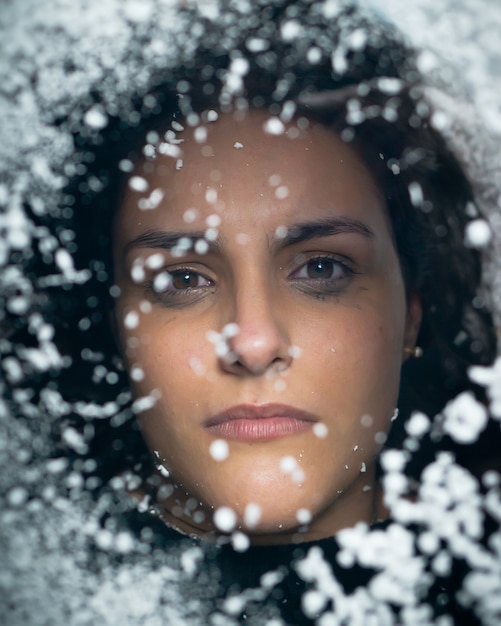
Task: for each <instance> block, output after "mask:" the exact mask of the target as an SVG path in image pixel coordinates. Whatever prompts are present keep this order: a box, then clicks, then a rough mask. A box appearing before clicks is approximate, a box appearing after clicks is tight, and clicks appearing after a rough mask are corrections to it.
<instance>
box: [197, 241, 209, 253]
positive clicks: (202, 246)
mask: <svg viewBox="0 0 501 626" xmlns="http://www.w3.org/2000/svg"><path fill="white" fill-rule="evenodd" d="M208 250H209V244H208V243H207V241H205V239H198V240H197V241H196V242H195V252H196V253H197V254H207V252H208Z"/></svg>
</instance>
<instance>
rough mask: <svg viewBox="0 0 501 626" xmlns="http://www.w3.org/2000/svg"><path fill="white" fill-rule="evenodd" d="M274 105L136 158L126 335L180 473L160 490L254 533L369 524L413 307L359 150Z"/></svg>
mask: <svg viewBox="0 0 501 626" xmlns="http://www.w3.org/2000/svg"><path fill="white" fill-rule="evenodd" d="M268 120H269V116H268V115H266V114H265V113H263V112H259V111H252V110H251V111H249V112H247V113H246V114H242V113H240V114H239V116H238V118H236V117H235V116H234V115H233V114H230V113H226V114H221V115H219V118H218V120H217V121H214V122H210V123H207V124H206V125H205V130H196V129H194V128H188V129H187V130H184V131H181V132H179V133H178V134H177V139H180V140H182V143H176V144H174V145H171V146H169V147H166V146H165V145H164V146H163V147H162V146H161V147H160V149H159V150H158V154H157V156H156V158H155V159H154V160H150V161H147V162H145V161H143V162H141V163H140V164H139V165H138V166H137V167H136V170H135V171H134V172H133V176H134V177H136V178H133V179H132V180H131V182H130V184H129V186H128V188H127V190H126V192H125V195H124V198H123V202H122V204H121V207H120V209H119V211H118V214H117V218H116V223H115V234H114V260H115V261H114V262H115V277H116V283H117V284H118V285H119V287H120V289H121V295H120V297H119V299H118V301H117V305H116V317H117V321H118V326H119V337H120V344H121V349H122V352H123V355H124V358H125V360H126V364H127V367H128V370H129V372H130V378H131V383H132V387H133V391H134V395H135V397H136V398H138V399H139V398H142V397H144V396H150V397H152V398H153V399H154V402H153V401H152V402H150V403H149V404H148V402H146V403H144V405H143V406H142V409H143V410H142V411H141V412H140V413H139V421H140V425H141V429H142V432H143V434H144V437H145V440H146V442H147V444H148V446H149V448H150V449H151V451H152V453H153V454H155V456H156V457H157V458H158V459H159V461H160V462H161V464H162V465H163V466H164V468H166V469H167V470H168V472H169V473H170V477H169V478H165V481H166V483H168V484H170V485H172V487H173V489H172V487H168V488H167V489H164V490H163V491H164V496H165V497H164V499H163V500H162V501H161V502H160V503H159V506H160V507H162V509H163V513H164V515H165V516H166V518H169V519H170V520H171V521H174V522H175V523H176V524H177V525H178V526H179V527H181V528H183V527H184V528H186V529H190V530H194V529H198V531H199V532H201V533H203V532H204V531H205V530H209V529H211V528H213V527H214V526H213V522H214V521H215V522H216V527H217V526H218V527H219V529H220V530H223V531H229V530H231V529H232V528H233V526H234V525H235V527H239V528H242V529H243V530H244V531H245V532H247V533H248V534H250V535H253V539H254V541H256V542H259V541H261V542H263V543H265V542H281V541H284V542H285V541H292V540H293V539H294V535H295V533H297V532H298V529H302V531H303V532H304V534H303V535H301V537H302V538H303V539H304V540H309V539H315V538H318V537H325V536H329V535H332V534H333V533H334V532H336V531H337V530H339V529H341V528H343V527H345V526H348V525H351V524H353V523H355V522H357V521H360V520H365V521H367V522H370V521H372V519H373V517H374V506H375V493H376V490H375V477H374V464H375V458H376V455H377V452H378V450H379V448H380V446H381V443H382V442H383V441H384V433H386V432H387V431H388V428H389V424H390V420H391V417H392V415H393V413H394V410H395V406H396V401H397V395H398V387H399V375H400V367H401V364H402V361H403V359H404V354H405V353H404V348H405V347H412V346H413V345H414V340H415V337H416V333H417V328H418V324H419V303H418V302H417V300H415V299H412V301H410V302H407V301H406V297H405V290H404V284H403V280H402V274H401V271H400V267H399V262H398V258H397V254H396V251H395V247H394V243H393V239H392V233H391V226H390V223H389V218H388V215H387V211H386V208H385V202H384V198H383V197H382V195H381V193H380V192H379V190H378V187H377V185H376V184H375V182H374V180H373V179H372V177H371V174H370V173H369V171H368V170H367V169H366V167H365V166H364V164H363V162H362V161H361V160H360V158H359V157H358V156H357V155H356V153H355V152H354V151H353V150H352V148H350V147H349V146H348V145H346V144H345V143H343V141H341V139H339V138H338V137H337V136H336V135H335V134H334V133H333V132H332V131H330V130H328V129H327V128H325V127H323V126H321V125H319V124H316V123H314V122H310V123H309V125H305V124H304V123H301V120H300V123H299V124H296V122H295V121H293V122H291V123H290V124H288V125H286V126H285V132H282V133H279V134H276V133H275V132H274V125H273V122H271V123H268ZM302 122H304V119H303V120H302ZM275 124H276V126H279V124H278V123H277V122H276V121H275ZM298 126H300V128H298ZM265 128H266V130H265ZM270 131H272V132H270ZM205 135H206V136H205ZM164 148H166V149H164ZM138 177H139V179H142V180H138ZM145 181H146V182H145ZM146 184H147V189H146ZM139 404H141V403H140V402H139ZM151 405H153V406H151ZM163 473H164V474H165V471H164V472H163ZM256 505H257V506H256ZM221 507H229V508H230V509H232V511H233V512H234V514H232V513H231V512H228V511H226V510H225V509H222V510H221V511H219V512H218V513H217V515H216V517H215V519H214V520H213V515H214V512H216V511H217V510H218V509H221Z"/></svg>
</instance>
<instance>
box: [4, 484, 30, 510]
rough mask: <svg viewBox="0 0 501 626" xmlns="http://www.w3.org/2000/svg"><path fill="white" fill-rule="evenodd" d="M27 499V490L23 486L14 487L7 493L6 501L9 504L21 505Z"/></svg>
mask: <svg viewBox="0 0 501 626" xmlns="http://www.w3.org/2000/svg"><path fill="white" fill-rule="evenodd" d="M27 499H28V492H27V491H26V489H24V488H23V487H14V489H11V490H10V491H9V493H8V495H7V502H8V503H9V505H10V506H21V505H23V504H24V503H25V502H26V500H27Z"/></svg>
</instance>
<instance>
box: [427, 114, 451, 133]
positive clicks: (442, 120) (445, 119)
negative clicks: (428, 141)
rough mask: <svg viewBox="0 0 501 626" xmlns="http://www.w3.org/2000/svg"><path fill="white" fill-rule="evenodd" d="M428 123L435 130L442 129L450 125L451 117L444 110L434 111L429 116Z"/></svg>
mask: <svg viewBox="0 0 501 626" xmlns="http://www.w3.org/2000/svg"><path fill="white" fill-rule="evenodd" d="M430 123H431V125H432V126H433V128H434V129H435V130H438V131H444V130H447V129H448V128H449V126H450V125H451V118H450V117H449V115H447V113H445V112H444V111H435V112H434V113H433V115H432V116H431V119H430Z"/></svg>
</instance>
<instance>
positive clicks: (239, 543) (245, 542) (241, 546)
mask: <svg viewBox="0 0 501 626" xmlns="http://www.w3.org/2000/svg"><path fill="white" fill-rule="evenodd" d="M231 545H232V546H233V549H234V550H235V551H236V552H245V551H246V550H247V549H248V548H249V546H250V539H249V537H248V536H247V535H246V534H245V533H242V532H239V531H236V532H234V533H233V534H232V535H231Z"/></svg>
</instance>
